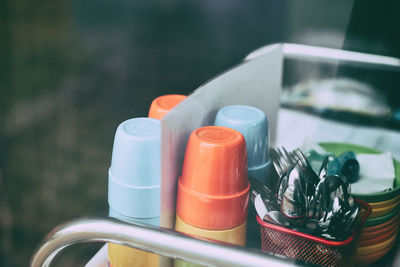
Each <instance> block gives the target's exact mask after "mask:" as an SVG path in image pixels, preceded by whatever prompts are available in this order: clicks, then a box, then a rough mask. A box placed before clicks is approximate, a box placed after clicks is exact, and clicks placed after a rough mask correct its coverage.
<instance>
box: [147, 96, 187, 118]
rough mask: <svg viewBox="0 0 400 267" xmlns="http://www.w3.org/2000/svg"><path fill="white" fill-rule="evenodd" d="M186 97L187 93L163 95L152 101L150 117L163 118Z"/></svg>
mask: <svg viewBox="0 0 400 267" xmlns="http://www.w3.org/2000/svg"><path fill="white" fill-rule="evenodd" d="M185 98H186V96H185V95H163V96H159V97H157V98H156V99H154V100H153V102H151V106H150V110H149V118H153V119H157V120H161V119H162V118H163V117H164V116H165V115H167V113H168V112H169V111H170V110H172V109H173V108H174V107H175V106H176V105H178V104H179V103H180V102H181V101H183V100H184V99H185Z"/></svg>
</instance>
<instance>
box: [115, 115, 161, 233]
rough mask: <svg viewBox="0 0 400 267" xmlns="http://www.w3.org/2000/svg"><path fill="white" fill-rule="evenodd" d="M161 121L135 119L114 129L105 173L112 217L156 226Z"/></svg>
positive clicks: (157, 222) (158, 214)
mask: <svg viewBox="0 0 400 267" xmlns="http://www.w3.org/2000/svg"><path fill="white" fill-rule="evenodd" d="M160 183H161V126H160V121H159V120H156V119H150V118H135V119H130V120H127V121H124V122H123V123H121V124H120V125H119V126H118V128H117V131H116V134H115V139H114V146H113V152H112V158H111V167H110V169H109V173H108V203H109V205H110V213H109V215H110V216H111V217H115V218H118V219H120V220H123V221H127V222H141V223H146V224H151V225H155V226H158V225H159V221H160Z"/></svg>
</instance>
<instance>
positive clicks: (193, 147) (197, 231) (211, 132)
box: [175, 126, 250, 266]
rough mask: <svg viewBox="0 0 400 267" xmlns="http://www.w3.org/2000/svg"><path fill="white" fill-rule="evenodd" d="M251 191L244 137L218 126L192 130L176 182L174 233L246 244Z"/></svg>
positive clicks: (182, 264) (232, 130)
mask: <svg viewBox="0 0 400 267" xmlns="http://www.w3.org/2000/svg"><path fill="white" fill-rule="evenodd" d="M249 189H250V184H249V182H248V179H247V157H246V144H245V141H244V137H243V135H242V134H240V133H239V132H238V131H236V130H234V129H229V128H226V127H217V126H207V127H201V128H198V129H196V130H194V131H193V132H192V134H191V135H190V137H189V141H188V144H187V146H186V153H185V158H184V162H183V169H182V175H181V177H180V178H179V180H178V194H177V207H176V224H175V230H176V231H178V232H182V233H186V234H189V235H192V236H196V237H204V238H209V239H214V240H218V241H222V242H226V243H231V244H236V245H245V244H246V222H247V208H248V202H249ZM175 266H192V264H189V263H186V262H183V261H175Z"/></svg>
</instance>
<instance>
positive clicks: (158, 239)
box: [31, 218, 290, 267]
mask: <svg viewBox="0 0 400 267" xmlns="http://www.w3.org/2000/svg"><path fill="white" fill-rule="evenodd" d="M81 242H112V243H117V244H120V245H124V246H129V247H132V248H137V249H141V250H145V251H150V252H153V253H157V254H160V255H163V256H167V257H171V258H176V259H182V260H186V261H190V262H194V263H198V264H202V265H210V266H288V261H284V260H283V259H279V258H274V257H271V256H268V255H266V254H264V253H262V252H261V251H258V250H255V249H249V248H245V247H239V246H235V245H228V244H222V243H217V242H215V241H214V242H210V241H205V240H200V239H195V238H192V237H189V236H186V235H183V234H180V233H177V232H175V231H172V230H167V229H161V228H156V227H151V226H148V225H140V224H128V223H125V222H121V221H118V220H115V219H112V218H99V219H77V220H73V221H70V222H67V223H64V224H61V225H60V226H58V227H56V228H55V229H54V230H53V231H52V232H50V233H49V235H48V236H47V238H46V239H45V240H44V241H43V243H42V244H41V246H40V247H39V248H38V250H37V251H36V253H35V255H34V256H33V258H32V260H31V267H39V266H50V264H51V262H52V261H53V259H54V258H55V257H56V256H57V255H58V254H59V253H60V252H61V251H62V250H63V249H64V248H66V247H68V246H70V245H73V244H76V243H81ZM289 263H290V262H289Z"/></svg>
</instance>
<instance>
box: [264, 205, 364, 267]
mask: <svg viewBox="0 0 400 267" xmlns="http://www.w3.org/2000/svg"><path fill="white" fill-rule="evenodd" d="M357 202H360V201H357ZM360 204H361V207H362V208H363V209H361V211H360V212H359V214H358V223H357V226H356V227H355V228H356V229H355V231H354V233H353V236H351V237H349V238H348V239H346V240H344V241H340V242H339V241H338V242H336V241H319V240H321V239H320V238H315V237H313V236H311V235H307V234H300V233H299V234H297V233H298V232H296V231H292V230H288V229H286V228H284V227H280V226H276V225H271V224H268V223H265V222H262V221H261V220H258V221H259V223H260V222H261V223H260V230H261V248H262V250H263V251H264V252H266V253H268V254H270V255H273V256H278V257H281V258H288V259H295V260H298V261H301V262H303V263H308V264H314V265H320V266H329V267H334V266H351V265H352V261H353V255H354V253H355V250H356V244H357V243H358V237H359V234H360V228H361V227H362V225H363V223H364V222H365V220H366V219H367V218H368V216H369V214H370V207H369V205H368V204H366V203H360ZM258 219H259V218H258Z"/></svg>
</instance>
